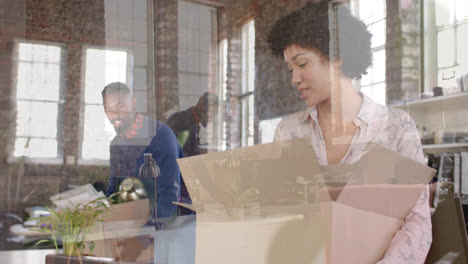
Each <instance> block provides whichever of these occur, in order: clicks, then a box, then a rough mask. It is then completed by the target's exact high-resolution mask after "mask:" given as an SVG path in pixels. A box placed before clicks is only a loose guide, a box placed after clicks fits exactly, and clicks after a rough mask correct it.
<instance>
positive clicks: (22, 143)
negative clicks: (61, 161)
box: [13, 138, 57, 158]
mask: <svg viewBox="0 0 468 264" xmlns="http://www.w3.org/2000/svg"><path fill="white" fill-rule="evenodd" d="M13 155H14V156H15V157H20V156H28V157H36V158H55V157H57V140H55V139H38V138H32V139H30V140H27V139H26V138H17V139H16V142H15V152H14V153H13Z"/></svg>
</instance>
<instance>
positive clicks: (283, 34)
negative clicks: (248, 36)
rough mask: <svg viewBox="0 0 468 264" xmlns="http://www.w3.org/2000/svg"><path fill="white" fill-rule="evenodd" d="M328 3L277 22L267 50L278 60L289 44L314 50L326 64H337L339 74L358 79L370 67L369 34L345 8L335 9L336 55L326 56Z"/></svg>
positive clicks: (328, 19) (291, 14)
mask: <svg viewBox="0 0 468 264" xmlns="http://www.w3.org/2000/svg"><path fill="white" fill-rule="evenodd" d="M328 2H329V1H324V0H322V1H321V2H320V3H313V2H310V3H308V4H306V5H305V6H304V7H303V8H302V9H299V10H297V11H294V12H292V13H290V14H288V15H286V16H284V17H283V18H281V19H279V20H278V21H277V22H276V23H275V25H274V26H273V29H272V30H271V31H270V34H269V35H268V39H267V41H268V44H269V46H270V49H271V51H272V53H273V54H274V55H278V56H283V52H284V50H285V49H286V48H287V47H288V46H290V45H293V44H296V45H299V46H301V47H303V48H312V49H315V50H317V51H319V52H320V53H321V55H322V56H324V57H325V58H328V59H329V60H334V59H339V60H341V62H342V65H341V72H343V73H344V74H346V75H347V76H348V77H350V78H358V79H359V78H361V76H362V74H365V73H366V70H367V68H369V66H371V65H372V53H371V37H372V34H371V33H369V31H368V30H367V28H366V26H365V24H364V23H363V22H362V21H361V20H359V19H357V18H356V17H354V16H353V15H351V12H350V11H349V9H348V8H347V7H345V6H343V5H338V6H336V7H337V12H336V16H337V21H338V24H337V25H336V27H337V29H338V45H339V46H338V48H339V55H332V54H330V25H329V22H330V18H329V13H328Z"/></svg>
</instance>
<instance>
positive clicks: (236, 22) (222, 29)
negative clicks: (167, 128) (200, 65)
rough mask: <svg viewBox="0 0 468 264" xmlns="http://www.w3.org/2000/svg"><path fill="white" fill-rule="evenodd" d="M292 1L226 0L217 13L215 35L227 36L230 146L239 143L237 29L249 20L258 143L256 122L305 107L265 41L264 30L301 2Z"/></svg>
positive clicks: (285, 69) (302, 3) (301, 4)
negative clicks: (252, 31) (252, 33)
mask: <svg viewBox="0 0 468 264" xmlns="http://www.w3.org/2000/svg"><path fill="white" fill-rule="evenodd" d="M305 2H306V1H305V0H296V1H268V0H257V1H248V0H240V1H227V2H226V7H225V8H224V10H223V12H222V13H221V14H220V16H219V19H220V20H219V27H218V29H219V32H218V36H219V38H220V39H221V38H226V37H227V38H228V39H230V41H229V42H228V45H229V46H228V54H229V58H228V63H229V64H228V89H229V90H228V97H230V98H233V99H231V100H228V106H227V107H226V113H227V115H228V116H226V117H225V118H226V120H228V123H230V124H231V125H230V126H229V130H228V131H229V134H228V138H229V139H230V142H229V143H228V144H229V145H230V147H238V146H240V140H241V127H240V118H241V108H240V103H239V101H238V100H236V96H237V95H238V94H240V91H241V65H242V64H241V63H242V61H241V59H240V51H239V50H238V47H240V32H239V31H240V28H241V26H242V25H243V23H245V22H246V21H248V20H249V19H252V18H253V19H254V20H255V91H254V94H255V131H256V133H255V134H256V135H257V138H256V139H255V142H258V141H259V139H258V134H259V133H258V123H259V121H260V120H264V119H270V118H274V117H278V116H282V115H285V114H288V113H293V112H295V111H298V110H300V109H302V108H304V107H305V105H304V103H303V102H302V100H301V99H300V97H299V96H298V93H297V91H296V89H294V88H293V87H292V85H291V84H290V80H289V73H288V72H287V68H286V66H285V65H284V61H283V60H282V59H281V58H279V57H276V56H273V55H272V54H271V52H270V48H269V47H268V44H267V42H266V39H267V36H268V33H269V32H270V30H271V27H272V26H273V25H274V23H275V21H276V20H277V19H279V18H280V17H282V16H284V15H286V14H288V13H290V12H291V11H293V10H296V9H298V8H300V7H302V6H303V5H304V3H305Z"/></svg>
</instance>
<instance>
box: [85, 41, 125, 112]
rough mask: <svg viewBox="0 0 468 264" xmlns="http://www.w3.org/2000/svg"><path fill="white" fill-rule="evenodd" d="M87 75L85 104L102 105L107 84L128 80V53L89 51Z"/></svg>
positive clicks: (87, 54)
mask: <svg viewBox="0 0 468 264" xmlns="http://www.w3.org/2000/svg"><path fill="white" fill-rule="evenodd" d="M85 74H86V80H85V103H87V104H102V98H101V91H102V89H104V86H105V85H106V84H109V83H111V82H123V83H125V82H126V80H127V52H125V51H113V50H102V49H87V50H86V73H85Z"/></svg>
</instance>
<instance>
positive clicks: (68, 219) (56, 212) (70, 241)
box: [34, 197, 110, 256]
mask: <svg viewBox="0 0 468 264" xmlns="http://www.w3.org/2000/svg"><path fill="white" fill-rule="evenodd" d="M109 204H110V203H109V198H107V197H101V198H98V199H95V200H93V201H91V202H88V203H86V204H78V205H76V206H74V207H70V208H62V209H51V208H48V210H49V211H50V213H51V214H50V215H49V216H46V217H40V218H36V219H37V220H39V222H38V224H37V225H36V226H37V228H36V229H34V230H35V231H45V232H48V233H50V235H51V238H50V239H43V240H40V241H38V242H37V243H36V246H37V245H39V244H42V243H46V242H50V241H51V242H52V243H53V244H54V245H55V248H56V249H57V252H58V249H59V248H58V241H61V242H62V247H63V254H64V255H67V256H82V255H83V251H84V250H85V248H86V246H88V248H89V250H90V251H91V252H92V251H93V250H94V242H93V241H87V236H88V234H89V232H90V231H91V229H92V228H93V225H94V224H95V223H96V222H98V221H101V216H102V215H103V214H104V213H106V212H107V211H108V210H109Z"/></svg>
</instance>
